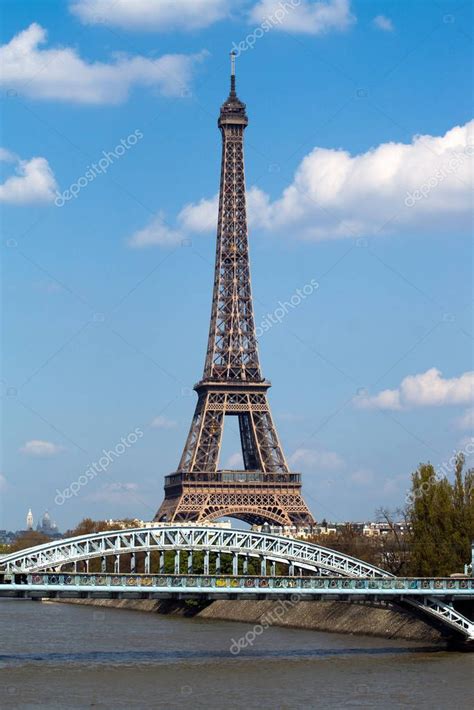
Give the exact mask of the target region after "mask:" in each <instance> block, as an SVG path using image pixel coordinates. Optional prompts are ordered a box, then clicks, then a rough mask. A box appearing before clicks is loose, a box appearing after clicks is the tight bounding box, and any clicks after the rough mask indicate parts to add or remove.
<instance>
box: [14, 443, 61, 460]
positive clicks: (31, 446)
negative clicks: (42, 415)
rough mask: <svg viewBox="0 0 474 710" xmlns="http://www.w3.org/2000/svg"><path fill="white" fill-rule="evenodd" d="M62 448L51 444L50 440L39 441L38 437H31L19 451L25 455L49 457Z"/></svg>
mask: <svg viewBox="0 0 474 710" xmlns="http://www.w3.org/2000/svg"><path fill="white" fill-rule="evenodd" d="M62 450H63V447H62V446H59V445H58V444H53V443H52V442H51V441H41V440H40V439H32V440H31V441H27V442H26V444H24V445H23V446H22V447H21V449H20V451H21V453H22V454H26V455H27V456H33V457H34V458H50V457H51V456H56V454H59V453H60V452H61V451H62Z"/></svg>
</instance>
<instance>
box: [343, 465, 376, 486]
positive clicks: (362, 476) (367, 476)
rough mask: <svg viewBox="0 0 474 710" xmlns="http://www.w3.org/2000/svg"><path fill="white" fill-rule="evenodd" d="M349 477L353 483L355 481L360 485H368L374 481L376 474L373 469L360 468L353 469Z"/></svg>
mask: <svg viewBox="0 0 474 710" xmlns="http://www.w3.org/2000/svg"><path fill="white" fill-rule="evenodd" d="M349 478H350V480H351V481H352V483H355V484H357V485H358V486H368V485H370V484H371V483H372V482H373V480H374V474H373V473H372V471H369V469H366V468H359V469H356V470H355V471H353V472H352V473H351V474H350V476H349Z"/></svg>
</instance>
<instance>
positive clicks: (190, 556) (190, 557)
mask: <svg viewBox="0 0 474 710" xmlns="http://www.w3.org/2000/svg"><path fill="white" fill-rule="evenodd" d="M193 571H194V565H193V551H192V550H189V552H188V574H192V573H193Z"/></svg>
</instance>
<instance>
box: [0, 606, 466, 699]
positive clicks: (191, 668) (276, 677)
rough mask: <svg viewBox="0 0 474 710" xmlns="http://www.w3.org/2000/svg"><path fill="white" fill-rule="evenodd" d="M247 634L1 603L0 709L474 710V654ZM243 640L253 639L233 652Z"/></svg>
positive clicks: (287, 633)
mask: <svg viewBox="0 0 474 710" xmlns="http://www.w3.org/2000/svg"><path fill="white" fill-rule="evenodd" d="M254 628H255V627H253V626H252V625H250V624H241V623H233V622H224V621H210V620H203V619H198V618H194V619H184V618H180V617H173V616H162V615H159V614H152V613H145V612H136V611H125V610H122V609H101V608H97V607H96V608H94V607H87V606H79V605H72V604H71V605H70V604H55V603H40V602H30V601H24V600H1V601H0V708H2V710H3V708H5V709H6V708H9V709H10V710H14V709H16V708H18V709H21V710H28V709H29V708H44V709H45V710H49V709H50V708H51V709H52V710H53V709H54V710H56V709H59V708H61V710H62V709H63V708H72V709H74V710H75V709H76V708H77V709H79V708H80V709H83V708H107V709H108V708H113V709H114V710H115V708H127V710H130V709H131V708H139V709H141V708H167V710H170V709H171V710H172V709H174V708H183V707H190V708H210V709H211V710H212V709H214V708H215V709H216V710H220V709H221V708H225V709H226V710H233V709H234V708H245V709H246V708H258V709H259V710H266V709H267V708H268V709H269V710H270V709H271V710H276V709H278V710H293V709H299V708H325V709H328V708H329V709H332V708H337V709H339V708H384V709H386V708H430V710H435V709H437V708H455V709H456V710H463V709H464V708H469V709H471V708H472V707H473V706H474V702H473V700H474V697H473V691H472V685H473V683H472V680H473V676H474V673H473V671H474V654H467V653H457V652H456V653H455V652H447V651H444V650H440V649H439V648H436V647H426V645H423V644H416V643H412V642H408V641H400V640H397V641H394V640H386V639H374V638H368V637H361V636H346V635H340V634H327V633H318V632H315V631H303V630H299V629H284V628H278V627H271V628H268V629H266V630H264V631H263V633H261V634H259V635H256V636H255V634H254V633H253V629H254ZM258 630H260V629H258ZM249 632H250V634H249ZM246 634H247V638H248V639H250V640H252V639H254V641H253V643H252V644H249V645H246V646H245V648H241V650H240V652H239V653H237V654H235V651H236V649H237V644H236V642H238V641H239V639H243V638H245V635H246ZM232 650H233V651H234V653H232Z"/></svg>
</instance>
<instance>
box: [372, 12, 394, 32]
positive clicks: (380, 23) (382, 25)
mask: <svg viewBox="0 0 474 710" xmlns="http://www.w3.org/2000/svg"><path fill="white" fill-rule="evenodd" d="M372 22H373V25H374V27H377V29H379V30H383V31H384V32H393V31H394V29H395V27H394V25H393V22H392V20H391V19H390V18H389V17H385V15H377V17H374V19H373V20H372Z"/></svg>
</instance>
